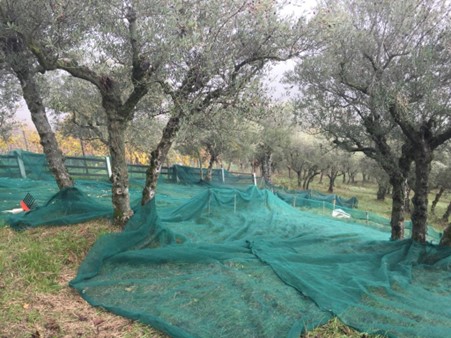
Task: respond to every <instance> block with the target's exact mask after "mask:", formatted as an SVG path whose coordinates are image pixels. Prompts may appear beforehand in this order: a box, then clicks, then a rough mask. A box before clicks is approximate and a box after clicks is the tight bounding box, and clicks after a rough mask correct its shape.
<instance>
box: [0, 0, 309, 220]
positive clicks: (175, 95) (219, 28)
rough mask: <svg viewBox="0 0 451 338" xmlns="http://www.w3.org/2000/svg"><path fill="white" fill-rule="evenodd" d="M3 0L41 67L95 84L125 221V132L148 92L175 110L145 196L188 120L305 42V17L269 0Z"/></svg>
mask: <svg viewBox="0 0 451 338" xmlns="http://www.w3.org/2000/svg"><path fill="white" fill-rule="evenodd" d="M5 3H7V4H8V8H7V9H8V13H11V12H14V13H15V15H14V16H12V15H10V16H9V20H10V21H11V22H14V29H15V31H16V32H17V33H18V34H20V35H21V36H22V37H23V41H24V42H26V46H27V48H28V49H29V50H30V51H31V52H32V53H33V54H34V56H35V57H36V58H37V59H38V60H39V65H40V67H41V68H42V69H43V70H44V71H47V72H48V71H52V70H63V71H65V72H67V73H69V74H70V75H71V76H73V77H76V78H79V79H82V80H84V81H86V83H87V85H88V86H91V88H92V89H94V90H96V91H97V92H98V94H99V100H100V102H101V106H102V108H103V110H104V111H105V114H106V127H107V130H108V146H109V151H110V155H111V159H112V167H113V168H112V169H113V175H112V195H113V197H112V200H113V206H114V221H115V223H116V224H119V225H123V224H125V222H126V221H127V220H128V219H129V218H130V217H131V215H132V214H133V211H132V209H131V207H130V196H129V192H128V188H129V186H128V173H127V166H126V162H125V142H124V138H125V133H126V129H127V125H128V124H129V123H130V122H131V121H132V120H133V118H134V114H135V111H136V107H137V105H138V104H139V102H140V101H141V100H142V99H143V98H144V97H145V96H147V95H148V94H149V93H151V92H154V91H162V92H163V93H164V95H166V96H167V98H168V100H167V102H168V108H169V114H170V117H169V119H168V120H167V123H166V126H165V128H164V129H163V132H162V137H161V139H160V141H159V143H158V145H157V147H156V148H155V149H154V150H153V151H152V152H151V153H150V165H149V169H148V171H147V178H146V184H145V187H144V189H143V198H142V203H143V204H144V203H147V202H148V201H149V200H151V199H152V198H153V197H154V195H155V189H156V184H157V179H158V175H159V172H160V169H161V165H162V163H163V162H164V160H165V158H166V156H167V153H168V151H169V149H170V147H171V146H172V144H173V142H174V140H175V137H176V135H177V132H178V131H179V129H180V127H181V126H182V124H183V123H184V122H186V121H188V120H189V119H190V117H191V116H192V115H193V114H201V113H202V112H203V111H204V110H205V109H207V107H208V106H209V105H211V104H214V103H216V102H217V101H219V100H222V99H224V98H225V97H227V96H230V95H232V96H233V95H235V94H236V93H237V92H239V91H241V90H242V88H243V86H244V85H245V84H246V83H247V82H248V81H250V80H251V79H252V78H253V76H254V75H255V74H256V73H258V72H260V71H262V69H263V68H264V66H265V64H266V63H268V62H269V61H271V60H284V59H287V58H289V57H292V56H293V55H296V54H298V53H299V52H300V50H301V49H302V48H301V47H300V46H303V43H302V40H301V38H300V37H302V36H303V35H302V34H301V32H300V29H301V27H302V25H301V24H299V23H297V22H295V23H291V22H287V23H285V22H282V20H281V19H280V18H279V17H278V16H277V8H276V4H275V2H272V1H261V2H259V1H258V2H255V1H245V2H239V1H235V0H228V1H226V2H224V1H219V0H214V1H206V0H197V1H194V0H193V1H183V0H178V1H166V0H159V1H157V2H156V3H155V2H152V3H149V2H144V1H132V0H128V1H122V0H112V1H105V0H97V1H90V2H88V3H80V2H76V1H73V0H66V1H62V2H59V3H54V2H53V1H49V0H38V1H33V2H32V3H30V2H28V1H25V0H15V1H5ZM5 12H6V11H5ZM72 13H78V14H79V15H78V16H77V17H73V16H71V15H70V14H72Z"/></svg>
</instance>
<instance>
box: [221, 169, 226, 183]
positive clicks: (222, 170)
mask: <svg viewBox="0 0 451 338" xmlns="http://www.w3.org/2000/svg"><path fill="white" fill-rule="evenodd" d="M221 175H222V183H225V174H224V168H221Z"/></svg>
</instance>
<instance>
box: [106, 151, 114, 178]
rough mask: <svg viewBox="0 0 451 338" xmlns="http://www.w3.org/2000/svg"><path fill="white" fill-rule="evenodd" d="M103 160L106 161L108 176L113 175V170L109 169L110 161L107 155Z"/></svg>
mask: <svg viewBox="0 0 451 338" xmlns="http://www.w3.org/2000/svg"><path fill="white" fill-rule="evenodd" d="M105 162H106V171H107V173H108V178H110V177H111V176H112V175H113V171H112V170H111V161H110V157H109V156H105Z"/></svg>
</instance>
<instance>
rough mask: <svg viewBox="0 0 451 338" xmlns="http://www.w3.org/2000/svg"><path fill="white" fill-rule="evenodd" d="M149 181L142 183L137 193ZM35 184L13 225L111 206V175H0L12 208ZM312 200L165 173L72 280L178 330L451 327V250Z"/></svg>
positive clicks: (413, 333)
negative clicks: (323, 209) (336, 324)
mask: <svg viewBox="0 0 451 338" xmlns="http://www.w3.org/2000/svg"><path fill="white" fill-rule="evenodd" d="M142 184H143V182H142V180H141V181H139V180H137V181H133V182H132V184H131V190H130V191H131V195H132V199H133V200H135V199H138V198H139V194H140V191H141V190H140V189H141V187H142ZM28 189H35V190H32V193H33V194H36V196H41V195H42V197H41V199H40V200H39V207H38V208H36V209H34V210H32V211H30V212H28V213H26V214H21V215H13V216H9V217H11V218H10V220H9V221H7V222H8V224H12V223H14V222H16V223H15V224H17V226H18V227H19V228H20V227H21V226H28V225H31V226H37V225H39V224H58V220H61V219H62V220H63V221H61V222H60V223H59V224H69V223H72V222H71V218H72V217H84V218H83V219H80V221H82V220H85V219H87V216H86V215H83V214H85V213H87V212H88V211H89V210H90V211H91V212H92V214H91V216H92V217H94V218H99V217H109V215H111V207H110V202H109V199H110V191H111V186H110V185H109V183H108V182H106V181H79V182H78V183H77V188H73V189H67V190H63V191H61V192H59V193H57V194H55V193H56V185H55V184H54V183H52V182H51V181H43V180H32V179H29V178H27V179H23V178H21V179H19V178H1V179H0V198H1V202H2V205H1V206H2V207H4V206H8V207H9V206H10V204H8V203H10V202H12V200H14V198H9V197H8V196H9V195H8V192H11V194H12V195H17V194H18V192H23V191H28ZM52 191H53V193H52ZM39 193H41V195H39ZM5 196H6V197H7V198H6V199H4V198H5ZM45 196H48V199H47V200H45V199H44V197H45ZM8 198H9V199H8ZM5 200H6V201H10V202H5ZM310 202H311V201H310ZM316 203H320V204H322V202H320V201H316ZM301 209H302V210H301ZM301 209H300V208H295V207H293V206H292V203H286V202H284V201H283V200H282V199H280V198H279V197H278V196H276V195H275V194H273V193H272V192H271V191H269V190H259V189H257V188H256V187H253V186H251V187H247V188H243V187H241V188H230V187H225V186H223V185H222V186H219V185H218V186H212V185H205V184H197V185H183V184H174V183H168V182H165V181H161V182H160V183H159V188H158V194H157V197H156V199H155V200H154V201H152V202H151V203H148V204H147V205H145V206H143V207H141V206H137V207H136V208H135V215H134V217H133V218H132V219H131V220H130V221H129V222H128V224H127V226H126V228H125V230H124V231H123V232H121V233H112V234H108V235H105V236H103V237H101V238H100V239H99V240H98V241H97V242H96V243H95V245H94V246H93V247H92V249H91V250H90V252H89V254H88V255H87V257H86V259H85V261H84V262H83V263H82V265H81V266H80V269H79V272H78V275H77V277H76V278H75V279H74V280H72V281H71V283H70V284H71V286H72V287H74V288H75V289H77V290H78V292H79V293H80V295H81V296H82V297H83V298H84V299H86V300H87V301H88V302H89V303H90V304H92V305H94V306H101V307H103V308H106V309H108V310H110V311H112V312H114V313H117V314H119V315H122V316H125V317H128V318H132V319H136V320H139V321H141V322H144V323H147V324H150V325H152V326H154V327H155V328H158V329H160V330H162V331H164V332H166V333H168V334H169V335H171V336H174V337H234V336H238V337H284V336H285V337H299V335H300V334H301V332H303V331H304V330H306V329H311V328H313V327H315V326H318V325H320V324H322V323H325V322H326V321H327V320H329V319H330V318H331V317H333V316H337V317H339V318H340V319H341V320H342V321H343V322H344V323H346V324H348V325H350V326H352V327H355V328H357V329H359V330H361V331H366V332H372V333H382V334H386V335H387V336H392V337H450V336H451V292H450V290H451V249H450V248H441V247H437V246H434V245H432V244H427V245H418V244H415V243H413V242H411V241H410V240H404V241H398V242H390V241H388V240H387V239H388V238H389V236H390V228H389V226H388V225H384V224H374V223H373V222H368V223H367V222H362V223H355V222H352V220H349V219H348V220H340V219H334V218H331V217H325V216H322V215H318V214H315V213H312V212H307V211H304V210H305V207H301ZM309 210H315V209H309ZM91 216H89V217H91ZM51 217H53V220H50V219H49V218H51ZM435 235H436V234H430V237H429V239H430V240H433V239H435V240H436V237H435Z"/></svg>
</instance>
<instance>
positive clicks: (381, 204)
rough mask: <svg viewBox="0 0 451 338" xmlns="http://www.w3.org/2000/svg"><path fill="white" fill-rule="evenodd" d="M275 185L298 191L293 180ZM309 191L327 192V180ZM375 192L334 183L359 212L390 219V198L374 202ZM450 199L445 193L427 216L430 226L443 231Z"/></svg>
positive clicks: (367, 186)
mask: <svg viewBox="0 0 451 338" xmlns="http://www.w3.org/2000/svg"><path fill="white" fill-rule="evenodd" d="M275 183H276V184H277V185H279V184H281V185H284V186H287V187H289V188H290V189H299V188H297V187H296V180H295V179H294V178H293V179H291V180H289V179H287V178H277V177H276V179H275ZM310 188H311V189H314V190H318V191H320V192H324V193H326V192H327V188H328V180H327V178H326V177H325V178H324V179H323V183H321V184H320V183H318V179H315V181H314V182H312V184H311V185H310ZM376 191H377V185H376V184H375V183H365V184H362V183H361V182H358V183H356V184H345V183H342V181H341V178H340V177H338V178H337V180H336V182H335V188H334V193H335V194H337V195H339V196H342V197H345V198H350V197H353V196H356V197H357V198H358V200H359V210H364V211H369V212H372V213H375V214H378V215H381V216H384V217H387V218H390V212H391V198H390V196H389V195H387V196H386V197H385V200H384V201H378V200H376ZM436 193H437V192H436V191H432V192H431V193H430V194H429V198H428V199H429V208H430V205H431V203H432V201H433V200H434V198H435V194H436ZM413 194H414V193H413V191H412V192H411V196H410V197H411V198H412V197H413ZM450 199H451V193H449V192H445V193H444V194H443V195H442V197H441V199H440V201H439V203H438V204H437V206H436V212H435V215H429V222H430V224H431V225H432V226H434V227H435V228H437V229H443V228H444V227H445V226H446V225H447V223H446V222H443V221H442V220H441V217H442V215H443V214H444V212H445V211H446V208H447V207H448V204H449V201H450ZM406 219H409V215H407V217H406Z"/></svg>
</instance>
